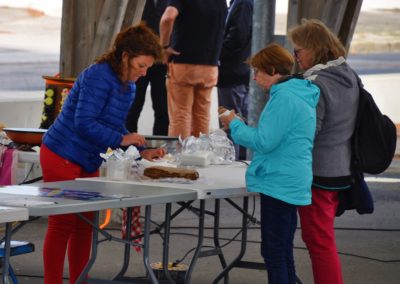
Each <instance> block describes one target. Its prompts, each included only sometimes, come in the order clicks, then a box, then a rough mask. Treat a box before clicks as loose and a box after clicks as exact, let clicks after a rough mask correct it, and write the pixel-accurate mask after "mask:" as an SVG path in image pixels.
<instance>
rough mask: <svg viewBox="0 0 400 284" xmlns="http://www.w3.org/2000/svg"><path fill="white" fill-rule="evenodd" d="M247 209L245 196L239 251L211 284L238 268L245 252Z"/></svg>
mask: <svg viewBox="0 0 400 284" xmlns="http://www.w3.org/2000/svg"><path fill="white" fill-rule="evenodd" d="M248 207H249V197H248V196H245V197H243V213H242V214H243V215H242V234H241V236H242V238H241V240H240V251H239V254H238V256H237V257H236V258H235V259H234V260H233V261H232V262H231V263H230V264H229V265H228V266H227V267H225V268H224V270H222V271H221V272H220V273H219V274H218V275H217V277H216V278H215V279H214V281H213V284H216V283H218V281H220V280H221V279H222V277H226V275H228V273H229V271H230V270H231V269H232V268H233V267H235V266H238V265H239V263H240V262H241V259H242V257H243V255H244V254H245V252H246V242H247V220H248V217H247V212H248Z"/></svg>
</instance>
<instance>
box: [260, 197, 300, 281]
mask: <svg viewBox="0 0 400 284" xmlns="http://www.w3.org/2000/svg"><path fill="white" fill-rule="evenodd" d="M260 197H261V255H262V256H263V258H264V262H265V266H266V268H267V271H268V283H269V284H292V283H296V271H295V268H294V258H293V239H294V233H295V231H296V226H297V206H295V205H292V204H289V203H286V202H283V201H280V200H278V199H275V198H272V197H270V196H267V195H264V194H260Z"/></svg>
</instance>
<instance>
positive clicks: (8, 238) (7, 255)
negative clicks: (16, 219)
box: [3, 223, 12, 284]
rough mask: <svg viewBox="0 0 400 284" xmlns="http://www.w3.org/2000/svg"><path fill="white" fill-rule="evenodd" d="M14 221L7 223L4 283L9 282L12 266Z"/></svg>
mask: <svg viewBox="0 0 400 284" xmlns="http://www.w3.org/2000/svg"><path fill="white" fill-rule="evenodd" d="M11 231H12V223H6V232H5V238H4V260H3V283H4V284H8V283H10V282H9V279H8V270H9V268H10V250H11V248H10V246H11Z"/></svg>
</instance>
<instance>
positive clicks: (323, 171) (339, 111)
mask: <svg viewBox="0 0 400 284" xmlns="http://www.w3.org/2000/svg"><path fill="white" fill-rule="evenodd" d="M303 76H304V78H306V79H308V80H311V81H313V82H314V83H315V84H316V85H317V86H318V87H319V88H320V90H321V95H320V99H319V102H318V106H317V133H316V137H315V141H314V150H313V175H314V176H320V177H341V176H349V175H350V158H351V143H350V140H351V136H352V134H353V131H354V125H355V120H356V114H357V108H358V96H359V90H358V77H357V76H356V74H355V73H354V71H353V70H352V69H351V68H350V66H349V65H347V63H346V61H345V59H344V58H343V57H340V58H338V59H336V60H333V61H329V62H328V63H327V64H326V65H323V64H318V65H315V66H314V67H312V68H310V69H309V70H307V71H306V72H305V73H304V74H303Z"/></svg>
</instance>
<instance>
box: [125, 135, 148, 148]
mask: <svg viewBox="0 0 400 284" xmlns="http://www.w3.org/2000/svg"><path fill="white" fill-rule="evenodd" d="M144 144H146V139H145V138H144V136H143V135H140V134H137V133H129V134H126V135H124V137H123V138H122V142H121V146H129V145H135V146H143V145H144Z"/></svg>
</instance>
